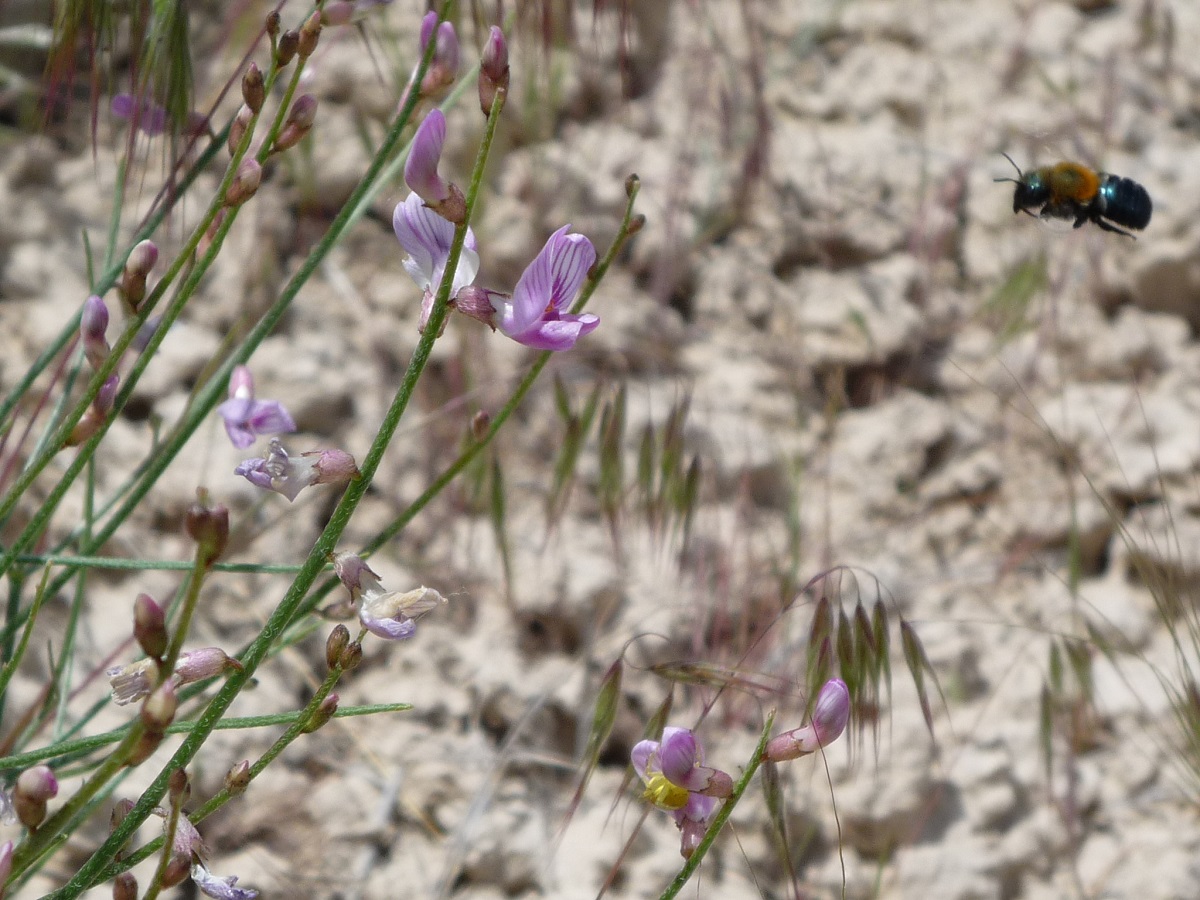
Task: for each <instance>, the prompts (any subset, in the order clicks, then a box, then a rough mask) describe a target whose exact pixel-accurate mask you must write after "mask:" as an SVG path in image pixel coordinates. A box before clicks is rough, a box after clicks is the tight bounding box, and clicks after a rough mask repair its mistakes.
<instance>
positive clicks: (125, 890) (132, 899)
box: [112, 872, 138, 900]
mask: <svg viewBox="0 0 1200 900" xmlns="http://www.w3.org/2000/svg"><path fill="white" fill-rule="evenodd" d="M112 895H113V900H137V897H138V883H137V879H136V878H134V877H133V873H132V872H122V873H121V874H120V875H118V876H117V877H116V878H114V879H113V889H112Z"/></svg>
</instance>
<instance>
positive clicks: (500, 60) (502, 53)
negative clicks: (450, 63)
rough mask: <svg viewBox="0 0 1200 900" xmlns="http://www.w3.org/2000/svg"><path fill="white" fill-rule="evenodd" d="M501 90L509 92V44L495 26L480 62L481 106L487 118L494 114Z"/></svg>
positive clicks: (489, 34) (489, 35)
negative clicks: (497, 95)
mask: <svg viewBox="0 0 1200 900" xmlns="http://www.w3.org/2000/svg"><path fill="white" fill-rule="evenodd" d="M500 90H503V91H507V90H508V44H507V43H506V42H505V40H504V32H503V31H501V30H500V29H499V28H497V27H496V26H495V25H493V26H492V28H491V31H490V32H489V33H488V40H487V43H486V44H485V45H484V47H483V57H482V58H481V59H480V60H479V106H480V108H481V109H482V110H483V114H484V115H485V116H490V115H491V114H492V104H493V103H494V102H495V100H496V93H497V91H500Z"/></svg>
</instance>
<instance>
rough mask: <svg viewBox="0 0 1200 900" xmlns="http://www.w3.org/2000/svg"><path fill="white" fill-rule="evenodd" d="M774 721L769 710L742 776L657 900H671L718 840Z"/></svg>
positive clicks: (757, 762) (759, 759) (754, 769)
mask: <svg viewBox="0 0 1200 900" xmlns="http://www.w3.org/2000/svg"><path fill="white" fill-rule="evenodd" d="M774 724H775V711H774V710H771V712H770V713H768V714H767V723H766V724H765V725H764V726H763V731H762V735H761V736H760V737H759V739H758V746H757V747H755V748H754V755H753V756H751V757H750V762H748V763H747V764H746V770H745V771H744V772H742V777H741V778H739V779H738V781H737V784H736V785H734V787H733V793H732V794H730V796H729V799H728V800H726V801H725V802H724V803H722V804H721V808H720V809H719V810H717V814H716V815H715V816H713V820H712V822H710V823H709V826H708V830H707V831H705V832H704V837H703V838H701V839H700V844H699V846H697V847H696V849H695V851H694V852H693V853H692V855H691V856H689V857H688V858H687V861H686V862H685V863H684V864H683V868H682V869H680V870H679V874H678V875H676V876H675V880H674V881H672V882H671V883H670V884H669V885H667V889H666V890H665V891H663V892H662V894H660V895H659V898H658V900H671V898H673V897H675V896H676V895H677V894H678V893H679V892H680V891H681V890H682V889H683V886H684V885H685V884H687V882H688V879H689V878H691V877H692V875H693V874H695V872H696V870H697V869H698V868H700V863H701V862H702V861H703V860H704V856H705V854H707V853H708V851H709V848H710V847H712V845H713V841H715V840H716V839H717V835H718V834H720V833H721V829H722V828H724V827H725V823H726V822H728V821H729V817H730V816H731V815H732V814H733V808H734V807H735V806H736V805H737V802H738V801H739V800H741V799H742V795H743V794H745V793H746V788H748V787H749V786H750V779H752V778H753V777H754V773H755V772H757V771H758V767H759V766H760V765H762V761H763V754H764V753H765V752H766V750H767V741H768V740H770V737H771V728H772V726H774Z"/></svg>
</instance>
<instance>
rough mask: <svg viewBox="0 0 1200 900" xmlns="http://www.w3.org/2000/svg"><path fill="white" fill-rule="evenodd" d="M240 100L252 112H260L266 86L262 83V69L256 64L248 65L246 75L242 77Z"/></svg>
mask: <svg viewBox="0 0 1200 900" xmlns="http://www.w3.org/2000/svg"><path fill="white" fill-rule="evenodd" d="M242 99H243V100H245V101H246V105H247V106H248V107H250V110H251V111H252V112H256V113H257V112H262V108H263V102H264V101H265V100H266V99H267V91H266V84H265V83H264V81H263V73H262V69H260V68H259V67H258V64H257V63H254V62H252V63H250V65H249V66H248V67H247V69H246V74H245V75H243V76H242Z"/></svg>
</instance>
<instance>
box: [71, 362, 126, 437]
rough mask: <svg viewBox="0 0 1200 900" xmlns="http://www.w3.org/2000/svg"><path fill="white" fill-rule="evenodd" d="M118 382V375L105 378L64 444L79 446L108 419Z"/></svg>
mask: <svg viewBox="0 0 1200 900" xmlns="http://www.w3.org/2000/svg"><path fill="white" fill-rule="evenodd" d="M120 383H121V378H120V376H119V375H109V376H108V378H107V379H105V381H104V384H102V385H100V390H98V391H97V392H96V396H95V398H94V399H93V400H92V405H91V406H89V407H88V408H87V412H85V413H84V414H83V417H82V418H81V419H80V420H79V421H78V422H76V423H75V427H74V428H72V429H71V433H70V434H69V435H67V440H66V442H65V443H66V446H68V447H77V446H79V445H80V444H82V443H83V442H84V441H86V440H88V439H89V438H91V437H92V436H93V435H94V434H96V432H98V431H99V430H100V428H101V426H103V425H104V423H105V422H106V421H108V414H109V413H111V412H112V408H113V404H114V403H115V402H116V399H117V388H118V387H119V386H120Z"/></svg>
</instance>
